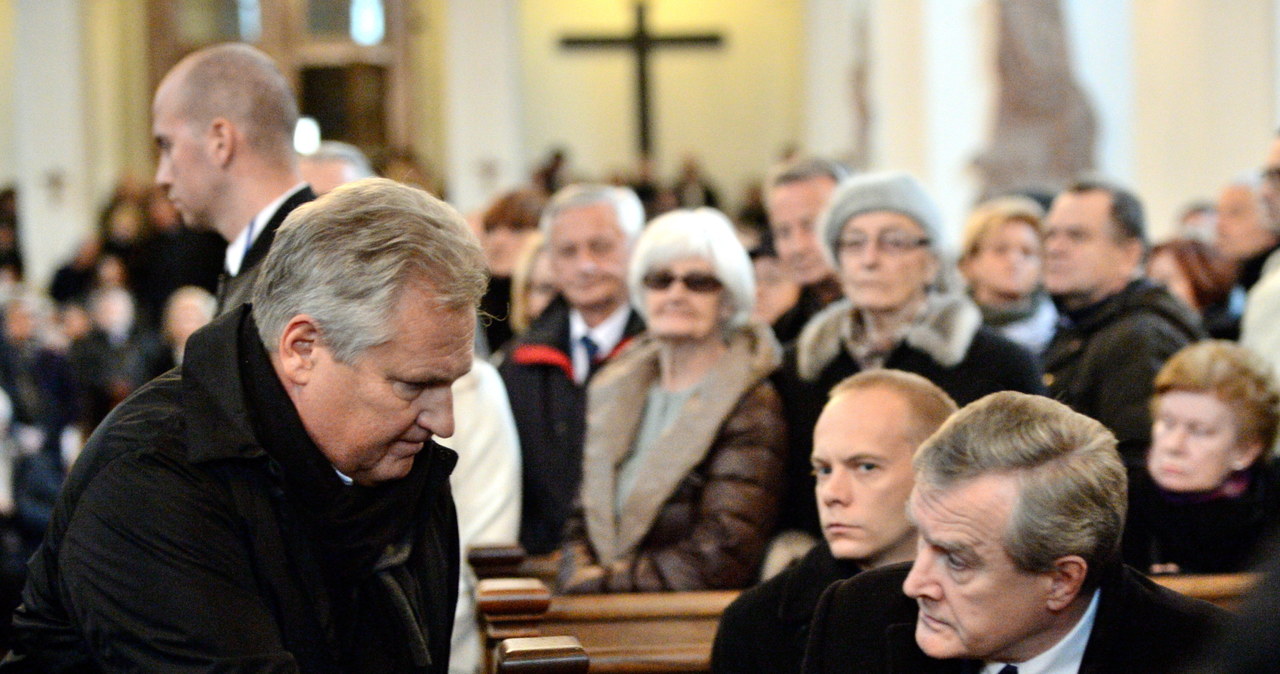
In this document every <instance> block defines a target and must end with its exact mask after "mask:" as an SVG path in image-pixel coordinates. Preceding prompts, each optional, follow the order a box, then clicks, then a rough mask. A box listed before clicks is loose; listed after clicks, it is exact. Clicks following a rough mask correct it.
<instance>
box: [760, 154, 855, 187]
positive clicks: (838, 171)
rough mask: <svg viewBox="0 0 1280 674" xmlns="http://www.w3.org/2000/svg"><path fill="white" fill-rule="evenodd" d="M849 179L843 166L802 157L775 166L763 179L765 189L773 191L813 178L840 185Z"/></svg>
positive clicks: (817, 158)
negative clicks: (828, 179)
mask: <svg viewBox="0 0 1280 674" xmlns="http://www.w3.org/2000/svg"><path fill="white" fill-rule="evenodd" d="M848 177H849V169H847V168H845V166H844V164H841V163H840V162H838V161H834V160H831V159H823V158H822V157H802V158H800V159H795V160H792V161H789V162H783V163H780V164H776V165H774V166H773V168H771V169H769V175H768V176H766V177H765V180H764V184H765V187H767V188H769V189H773V188H775V187H780V186H782V185H789V184H791V183H799V182H804V181H806V180H812V179H814V178H830V179H831V181H832V182H834V183H840V182H842V181H844V179H845V178H848Z"/></svg>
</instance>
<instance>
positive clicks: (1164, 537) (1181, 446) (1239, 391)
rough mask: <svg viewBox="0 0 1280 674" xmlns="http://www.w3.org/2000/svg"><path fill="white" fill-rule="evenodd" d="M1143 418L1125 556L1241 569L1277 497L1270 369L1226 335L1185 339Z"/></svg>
mask: <svg viewBox="0 0 1280 674" xmlns="http://www.w3.org/2000/svg"><path fill="white" fill-rule="evenodd" d="M1151 416H1152V418H1153V419H1154V423H1153V424H1152V430H1151V437H1152V441H1151V448H1150V450H1149V451H1148V453H1147V460H1146V466H1145V469H1140V470H1136V471H1134V473H1133V474H1132V475H1130V478H1129V482H1130V485H1129V515H1128V522H1127V524H1126V525H1125V539H1124V556H1125V561H1126V562H1128V563H1129V564H1130V565H1132V566H1134V567H1137V568H1139V569H1141V570H1143V571H1156V572H1183V573H1220V572H1228V571H1243V570H1245V569H1248V568H1249V567H1250V566H1251V563H1252V562H1253V561H1255V560H1253V559H1252V556H1253V552H1254V549H1255V548H1256V547H1257V544H1258V542H1259V541H1260V540H1261V539H1262V538H1263V536H1264V534H1266V532H1267V531H1268V530H1269V529H1270V528H1271V526H1272V525H1273V523H1274V522H1275V521H1276V515H1277V510H1278V507H1277V506H1278V504H1280V499H1278V498H1277V484H1276V475H1275V470H1274V468H1273V467H1272V465H1271V462H1270V461H1269V454H1270V448H1271V446H1272V444H1273V442H1274V441H1275V437H1276V425H1277V421H1280V392H1277V389H1276V383H1275V381H1274V379H1273V378H1272V374H1271V371H1270V367H1269V366H1268V365H1267V364H1266V363H1265V362H1264V361H1263V360H1262V359H1261V358H1259V357H1258V356H1257V355H1256V354H1254V353H1253V352H1251V351H1249V350H1248V349H1246V348H1244V347H1242V346H1238V345H1236V344H1233V343H1231V342H1226V341H1217V340H1214V341H1205V342H1200V343H1197V344H1192V345H1191V346H1188V347H1186V348H1184V349H1182V350H1181V351H1179V352H1178V353H1176V354H1174V355H1173V357H1172V358H1170V359H1169V362H1167V363H1165V366H1164V367H1163V368H1162V369H1161V370H1160V372H1159V374H1157V375H1156V379H1155V396H1154V399H1153V401H1152V404H1151Z"/></svg>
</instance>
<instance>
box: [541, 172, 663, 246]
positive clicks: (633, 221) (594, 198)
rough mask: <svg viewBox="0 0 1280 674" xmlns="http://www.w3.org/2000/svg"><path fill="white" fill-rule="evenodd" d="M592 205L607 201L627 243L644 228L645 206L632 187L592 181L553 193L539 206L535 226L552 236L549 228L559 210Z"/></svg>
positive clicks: (553, 223) (634, 238)
mask: <svg viewBox="0 0 1280 674" xmlns="http://www.w3.org/2000/svg"><path fill="white" fill-rule="evenodd" d="M594 204H608V205H609V206H610V207H611V208H612V209H613V213H614V216H616V219H617V221H618V227H619V228H620V229H621V230H622V233H623V234H625V235H626V237H627V243H632V242H634V241H635V240H636V237H637V236H639V235H640V230H642V229H644V205H643V204H641V203H640V197H637V196H636V193H635V192H633V191H632V190H631V188H629V187H614V186H613V185H591V184H580V185H569V186H568V187H565V188H563V189H561V190H560V191H558V192H556V193H555V195H554V196H552V197H551V200H550V201H548V202H547V205H546V207H545V208H543V209H542V219H541V220H540V221H539V223H538V227H539V228H540V229H542V233H543V234H546V235H547V236H551V228H552V226H553V225H555V221H556V217H557V216H559V215H560V214H561V213H563V212H565V211H567V210H569V209H572V208H581V207H583V206H591V205H594Z"/></svg>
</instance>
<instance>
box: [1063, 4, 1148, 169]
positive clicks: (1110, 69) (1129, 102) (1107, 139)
mask: <svg viewBox="0 0 1280 674" xmlns="http://www.w3.org/2000/svg"><path fill="white" fill-rule="evenodd" d="M1062 18H1063V22H1064V23H1065V24H1066V29H1067V48H1068V49H1069V50H1070V54H1071V65H1072V68H1073V69H1074V70H1075V75H1076V79H1077V81H1078V82H1079V83H1080V85H1081V86H1082V87H1083V88H1084V91H1085V95H1086V96H1088V98H1089V104H1090V105H1091V106H1092V107H1093V113H1094V118H1095V120H1096V121H1097V128H1098V137H1097V145H1096V146H1095V147H1096V149H1097V154H1096V155H1095V156H1096V158H1097V164H1098V171H1099V172H1101V173H1103V174H1104V175H1107V176H1109V177H1111V178H1114V179H1116V180H1119V181H1121V182H1122V183H1127V184H1132V183H1133V181H1134V180H1135V179H1136V176H1135V167H1134V144H1133V137H1134V127H1133V119H1134V111H1133V92H1134V76H1133V75H1134V68H1133V43H1134V30H1133V8H1132V7H1131V0H1107V1H1106V2H1097V1H1096V0H1063V3H1062Z"/></svg>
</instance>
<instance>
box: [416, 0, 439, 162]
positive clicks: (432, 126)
mask: <svg viewBox="0 0 1280 674" xmlns="http://www.w3.org/2000/svg"><path fill="white" fill-rule="evenodd" d="M410 6H411V10H410V14H411V17H412V21H413V25H412V32H411V33H410V38H409V40H410V45H411V47H410V49H411V50H412V52H413V55H412V64H411V68H412V71H413V74H412V78H413V81H414V82H415V84H416V86H415V87H414V89H413V94H412V100H413V113H412V114H413V116H414V125H413V132H414V137H415V139H416V148H417V151H418V156H419V159H420V160H421V161H422V163H423V164H424V165H425V166H426V167H427V168H429V169H430V170H432V171H434V172H440V171H443V170H444V167H445V165H446V162H447V160H448V157H447V156H446V150H445V140H444V121H443V120H444V91H445V89H444V66H443V64H444V44H445V29H446V26H447V20H446V19H447V11H446V7H445V0H413V1H412V2H411V4H410Z"/></svg>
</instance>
